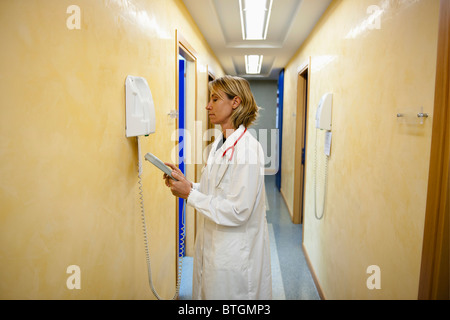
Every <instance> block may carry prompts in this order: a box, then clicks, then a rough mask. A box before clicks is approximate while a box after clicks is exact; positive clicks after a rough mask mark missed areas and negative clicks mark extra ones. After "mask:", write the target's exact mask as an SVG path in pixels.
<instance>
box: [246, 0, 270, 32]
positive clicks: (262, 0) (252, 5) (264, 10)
mask: <svg viewBox="0 0 450 320" xmlns="http://www.w3.org/2000/svg"><path fill="white" fill-rule="evenodd" d="M272 2H273V0H239V9H240V12H241V25H242V38H243V39H244V40H265V39H266V37H267V30H268V28H269V21H270V13H271V11H272Z"/></svg>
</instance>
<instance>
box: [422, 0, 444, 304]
mask: <svg viewBox="0 0 450 320" xmlns="http://www.w3.org/2000/svg"><path fill="white" fill-rule="evenodd" d="M439 12H440V14H439V16H440V17H439V36H438V57H437V68H436V88H435V105H434V113H433V129H432V141H431V154H430V169H429V177H428V193H427V205H426V214H425V228H424V239H423V248H422V264H421V270H420V281H419V293H418V298H419V299H420V300H430V299H433V300H434V299H449V292H448V278H449V274H448V273H449V270H448V265H449V262H448V255H449V252H448V251H449V243H448V241H449V240H448V230H449V226H448V224H449V161H450V160H449V153H450V99H449V91H450V73H449V67H450V58H449V57H450V48H449V47H450V1H448V0H441V2H440V10H439ZM445 281H447V284H445V283H444V282H445ZM445 286H447V289H445ZM443 287H444V289H443ZM445 291H447V292H445Z"/></svg>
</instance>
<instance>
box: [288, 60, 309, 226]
mask: <svg viewBox="0 0 450 320" xmlns="http://www.w3.org/2000/svg"><path fill="white" fill-rule="evenodd" d="M310 66H311V57H309V58H308V61H306V62H305V63H304V64H303V65H302V66H301V67H300V68H299V71H298V75H297V111H296V113H297V118H296V124H295V158H294V159H295V160H294V161H295V162H294V208H293V209H294V210H293V213H292V222H293V223H294V224H303V214H302V213H303V212H305V210H304V209H305V201H304V186H305V183H304V182H305V177H304V173H306V141H307V135H308V121H307V119H305V115H306V114H309V113H307V111H308V110H309V88H310V80H309V77H310V70H311V68H310ZM305 74H307V75H308V77H307V79H306V80H305V77H304V75H305ZM305 82H306V83H305ZM305 98H307V99H306V104H305ZM305 135H306V137H305ZM305 138H306V139H305ZM303 149H305V163H304V168H303V170H302V167H301V166H299V165H297V164H299V163H301V162H302V150H303ZM298 195H301V196H298Z"/></svg>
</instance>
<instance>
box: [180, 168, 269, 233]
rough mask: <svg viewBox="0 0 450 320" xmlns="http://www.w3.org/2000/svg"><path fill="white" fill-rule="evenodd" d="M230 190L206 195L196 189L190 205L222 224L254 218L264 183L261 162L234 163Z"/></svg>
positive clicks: (232, 225) (189, 202)
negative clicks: (256, 204)
mask: <svg viewBox="0 0 450 320" xmlns="http://www.w3.org/2000/svg"><path fill="white" fill-rule="evenodd" d="M230 166H232V168H231V167H230V168H229V170H231V172H230V174H231V177H230V179H231V180H230V183H229V187H228V188H229V190H225V192H224V194H225V196H220V195H219V196H212V195H206V194H203V193H201V192H200V191H198V189H196V188H194V190H192V191H191V193H190V195H189V197H188V199H187V204H188V205H190V206H191V207H194V208H195V209H196V210H197V211H198V212H200V213H201V214H203V215H204V216H205V217H206V218H208V219H210V220H212V221H214V222H215V223H216V224H218V225H222V226H228V227H236V226H240V225H242V224H244V223H245V222H247V220H248V219H249V218H250V215H251V213H252V212H253V208H254V206H255V203H256V201H257V197H258V195H260V194H261V189H262V187H263V184H264V176H261V167H260V165H259V164H235V165H230Z"/></svg>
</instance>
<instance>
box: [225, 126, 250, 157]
mask: <svg viewBox="0 0 450 320" xmlns="http://www.w3.org/2000/svg"><path fill="white" fill-rule="evenodd" d="M246 132H247V128H245V130H244V132H243V133H242V134H241V135H240V137H239V138H238V139H237V140H236V142H235V143H234V144H233V145H232V146H231V147H229V148H228V149H227V150H225V152H224V153H223V155H222V158H223V157H225V155H226V154H227V152H228V150H230V149H232V150H233V151H232V152H231V157H230V161H231V160H232V159H233V155H234V147H236V145H237V143H238V142H239V140H241V138H242V137H243V136H244V134H245V133H246Z"/></svg>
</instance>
